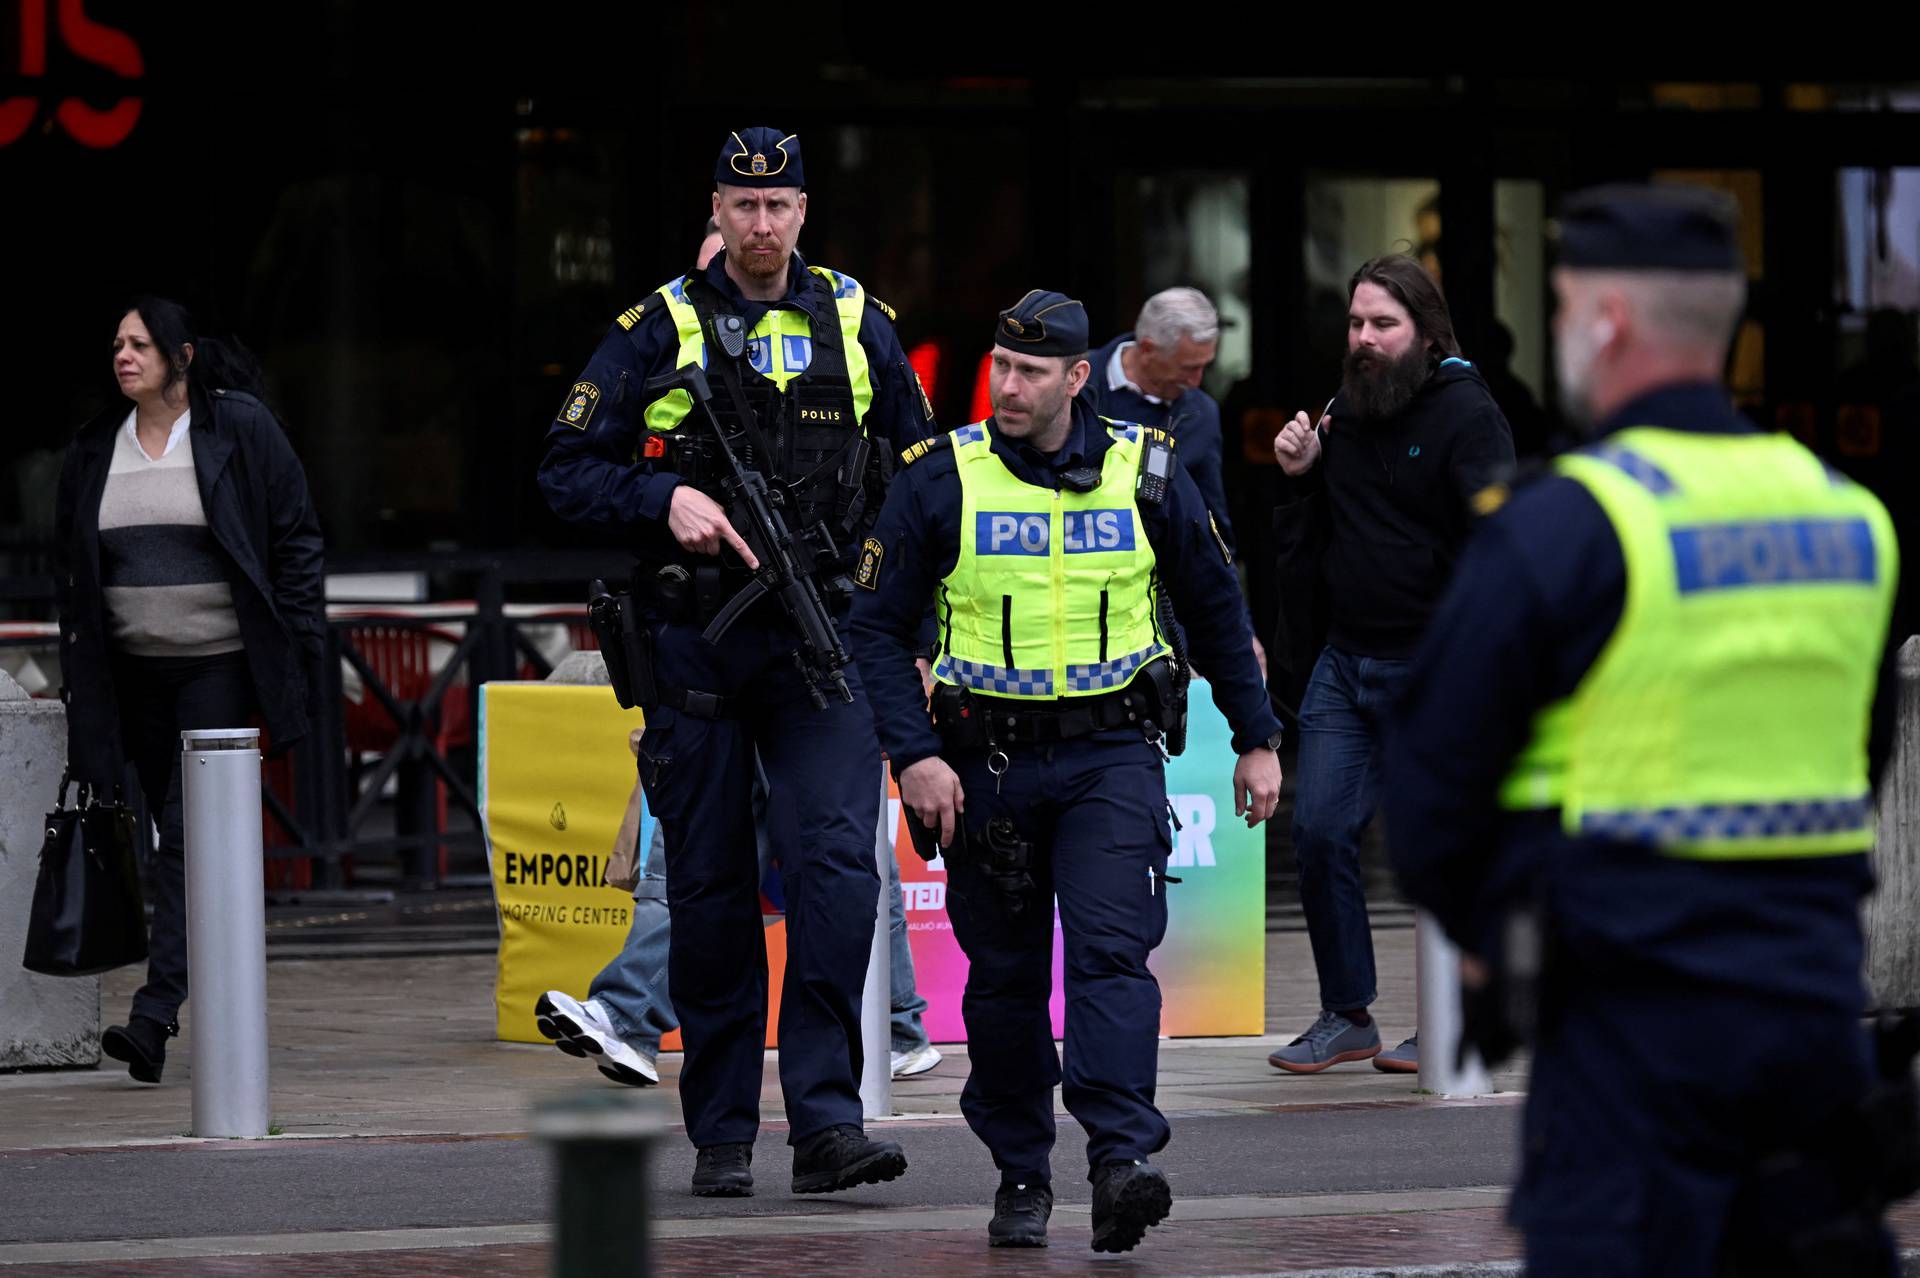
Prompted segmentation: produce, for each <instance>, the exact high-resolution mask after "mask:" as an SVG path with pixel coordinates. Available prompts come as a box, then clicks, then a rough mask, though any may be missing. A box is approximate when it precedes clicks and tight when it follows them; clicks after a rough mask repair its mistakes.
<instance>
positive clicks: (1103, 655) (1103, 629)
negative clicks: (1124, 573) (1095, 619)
mask: <svg viewBox="0 0 1920 1278" xmlns="http://www.w3.org/2000/svg"><path fill="white" fill-rule="evenodd" d="M1107 581H1108V582H1112V581H1113V578H1112V577H1111V576H1109V577H1108V578H1107ZM1106 660H1107V588H1106V587H1105V586H1102V587H1101V588H1100V661H1101V664H1103V665H1104V664H1105V663H1106Z"/></svg>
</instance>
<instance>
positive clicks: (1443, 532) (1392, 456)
mask: <svg viewBox="0 0 1920 1278" xmlns="http://www.w3.org/2000/svg"><path fill="white" fill-rule="evenodd" d="M1273 447H1274V453H1275V455H1276V456H1277V457H1278V458H1279V461H1280V466H1281V469H1283V470H1284V471H1285V472H1286V473H1287V474H1288V475H1289V476H1290V477H1292V482H1293V485H1294V486H1295V488H1296V489H1297V490H1298V493H1299V495H1300V500H1299V501H1298V502H1295V503H1294V504H1293V506H1292V507H1290V508H1283V510H1282V519H1281V520H1280V526H1281V528H1282V531H1283V562H1282V565H1281V580H1282V582H1283V584H1285V583H1288V582H1293V583H1297V587H1298V588H1297V589H1295V590H1293V591H1292V592H1291V593H1292V594H1293V595H1295V596H1298V595H1301V594H1308V593H1311V594H1315V595H1317V596H1319V597H1321V598H1323V599H1324V609H1321V610H1314V609H1308V608H1303V607H1302V606H1301V605H1302V604H1303V602H1304V601H1302V600H1301V599H1299V598H1297V597H1296V598H1292V599H1288V600H1284V601H1283V605H1282V610H1283V613H1284V614H1287V615H1289V616H1293V617H1298V616H1299V615H1300V614H1301V613H1302V612H1314V611H1318V612H1320V613H1321V614H1322V615H1324V617H1325V636H1324V639H1321V637H1320V636H1319V635H1318V634H1317V633H1315V634H1313V635H1312V637H1311V639H1310V640H1308V642H1307V643H1306V644H1305V645H1303V644H1302V643H1301V642H1300V640H1301V639H1303V638H1304V637H1305V636H1304V635H1303V633H1302V632H1303V631H1304V630H1305V629H1307V627H1301V626H1299V625H1295V626H1294V627H1293V640H1294V642H1291V643H1289V642H1279V643H1276V644H1275V645H1274V646H1273V653H1274V659H1275V662H1276V665H1278V666H1280V667H1281V668H1282V670H1284V669H1285V668H1287V667H1288V666H1291V668H1292V670H1293V671H1294V678H1293V679H1292V680H1291V683H1292V688H1291V689H1289V688H1288V687H1287V683H1288V680H1287V679H1286V678H1285V676H1284V674H1282V673H1279V672H1276V677H1275V686H1276V691H1277V692H1278V693H1279V696H1280V698H1281V700H1282V701H1283V702H1284V703H1286V704H1287V705H1288V708H1290V709H1291V708H1297V716H1298V719H1299V731H1300V735H1299V741H1300V761H1299V764H1298V770H1297V772H1296V773H1295V776H1296V784H1297V786H1298V791H1297V793H1296V795H1295V798H1294V808H1293V846H1294V853H1295V856H1296V857H1297V859H1298V862H1299V872H1300V898H1301V905H1302V907H1303V909H1304V911H1305V913H1306V917H1307V931H1308V933H1309V935H1310V937H1311V939H1312V942H1313V960H1314V966H1315V968H1316V969H1317V971H1318V974H1319V980H1320V1008H1321V1011H1320V1017H1319V1019H1318V1020H1316V1021H1315V1022H1314V1023H1313V1025H1312V1026H1311V1027H1310V1028H1309V1029H1307V1030H1306V1032H1305V1033H1303V1034H1301V1035H1300V1037H1298V1038H1296V1039H1295V1040H1294V1041H1293V1042H1291V1043H1289V1044H1288V1045H1287V1046H1285V1047H1282V1048H1280V1049H1279V1050H1278V1051H1276V1052H1274V1053H1273V1054H1272V1055H1271V1056H1269V1057H1268V1058H1267V1059H1268V1061H1269V1062H1271V1063H1272V1064H1273V1065H1274V1066H1275V1067H1277V1068H1279V1069H1283V1070H1286V1071H1288V1072H1290V1073H1297V1074H1314V1073H1318V1072H1320V1071H1321V1070H1323V1069H1326V1068H1327V1067H1328V1066H1331V1065H1337V1064H1340V1063H1342V1062H1345V1061H1361V1060H1367V1059H1369V1058H1371V1059H1372V1060H1373V1063H1374V1068H1376V1069H1381V1070H1386V1071H1390V1072H1405V1073H1413V1072H1417V1071H1418V1070H1419V1068H1420V1058H1419V1045H1418V1042H1417V1040H1416V1039H1415V1038H1412V1037H1409V1038H1408V1039H1407V1040H1406V1041H1405V1042H1403V1043H1401V1044H1400V1046H1398V1047H1396V1048H1394V1049H1393V1050H1392V1051H1389V1052H1384V1053H1383V1052H1382V1051H1381V1050H1380V1048H1381V1040H1380V1027H1379V1026H1378V1025H1376V1024H1374V1021H1373V1017H1372V1015H1371V1014H1370V1013H1369V1012H1368V1010H1367V1009H1368V1007H1369V1006H1370V1005H1371V1004H1372V1003H1373V1001H1374V998H1375V996H1376V994H1377V993H1378V989H1377V984H1376V981H1375V976H1374V962H1373V934H1372V930H1371V925H1370V923H1369V921H1368V918H1367V900H1366V891H1365V884H1364V882H1363V880H1362V876H1361V871H1360V837H1361V834H1362V832H1363V831H1365V829H1366V827H1367V825H1368V823H1369V822H1370V821H1372V819H1373V815H1374V812H1375V809H1376V808H1377V807H1378V805H1379V796H1380V773H1381V767H1380V758H1381V724H1382V722H1383V720H1384V718H1385V716H1386V713H1387V711H1388V710H1389V709H1390V707H1391V706H1392V704H1393V702H1394V701H1395V700H1396V699H1397V698H1398V696H1399V695H1400V692H1401V689H1402V688H1403V686H1404V684H1405V681H1406V676H1407V671H1408V669H1409V668H1410V662H1411V658H1412V656H1413V653H1414V649H1415V647H1416V646H1417V645H1418V643H1419V641H1420V636H1421V633H1422V631H1423V630H1424V629H1425V627H1426V623H1427V618H1428V616H1429V615H1430V614H1431V613H1432V612H1433V609H1434V606H1435V604H1436V603H1437V602H1438V601H1439V599H1440V595H1441V592H1442V590H1443V588H1444V587H1445V586H1446V583H1447V578H1448V575H1449V573H1450V572H1451V571H1452V568H1453V564H1454V561H1455V559H1457V558H1458V557H1459V554H1460V549H1461V546H1462V544H1463V543H1464V542H1465V541H1466V537H1467V533H1468V531H1469V530H1470V528H1471V526H1472V523H1473V519H1474V508H1473V499H1474V497H1475V495H1476V494H1478V493H1480V492H1481V491H1482V490H1483V489H1485V488H1486V487H1487V486H1488V485H1490V484H1491V483H1493V482H1494V481H1495V480H1496V479H1500V478H1503V477H1504V476H1505V475H1506V473H1507V472H1509V471H1510V470H1511V469H1512V467H1513V436H1512V432H1511V431H1510V430H1509V429H1508V427H1507V421H1506V418H1505V417H1503V416H1501V414H1500V409H1499V407H1498V406H1497V405H1496V404H1495V403H1494V400H1493V395H1492V394H1491V392H1489V391H1488V389H1487V383H1486V381H1485V380H1484V379H1483V378H1482V377H1481V376H1480V374H1479V372H1478V371H1477V370H1476V369H1475V368H1474V367H1473V365H1472V364H1470V363H1468V362H1467V360H1465V359H1463V358H1462V357H1461V355H1460V345H1459V343H1458V341H1456V340H1455V338H1454V335H1453V317H1452V316H1451V314H1450V313H1449V312H1448V310H1447V302H1446V298H1445V297H1444V296H1443V295H1442V294H1441V292H1440V286H1439V285H1438V284H1436V283H1435V282H1434V280H1433V277H1432V276H1430V275H1428V274H1427V272H1426V270H1425V269H1424V268H1423V267H1421V265H1420V264H1419V263H1418V262H1417V261H1415V260H1414V259H1413V258H1411V257H1407V256H1404V255H1401V254H1393V255H1390V256H1386V257H1376V258H1374V259H1372V260H1371V261H1369V262H1367V263H1365V264H1364V265H1362V266H1361V267H1360V269H1359V270H1357V271H1355V272H1354V274H1353V279H1352V281H1351V283H1350V284H1349V286H1348V303H1347V358H1346V363H1345V370H1344V376H1343V379H1342V385H1341V388H1340V393H1339V394H1338V395H1336V396H1334V399H1333V402H1332V404H1331V405H1329V407H1328V410H1327V412H1326V413H1324V414H1323V415H1322V416H1321V418H1320V420H1319V422H1318V423H1315V422H1313V421H1312V420H1310V419H1309V417H1308V415H1307V414H1306V413H1304V412H1303V413H1300V414H1298V415H1296V416H1295V418H1294V419H1293V420H1292V421H1291V422H1289V423H1287V425H1286V426H1285V427H1284V428H1283V429H1282V430H1281V432H1280V434H1279V435H1278V436H1277V437H1276V438H1275V439H1274V444H1273ZM1290 515H1291V518H1289V516H1290ZM1288 527H1292V528H1294V529H1295V530H1297V533H1298V535H1295V536H1293V537H1291V538H1287V537H1285V536H1284V534H1285V532H1286V530H1287V528H1288ZM1303 646H1304V650H1305V651H1306V652H1309V653H1311V652H1313V651H1315V650H1316V649H1317V651H1318V656H1317V657H1311V658H1301V659H1298V660H1293V661H1291V662H1290V661H1289V660H1288V656H1289V653H1290V652H1291V653H1297V652H1300V651H1301V650H1302V648H1303ZM1309 668H1310V670H1311V674H1306V671H1307V670H1308V669H1309ZM1302 676H1304V677H1302Z"/></svg>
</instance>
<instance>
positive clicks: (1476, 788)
mask: <svg viewBox="0 0 1920 1278" xmlns="http://www.w3.org/2000/svg"><path fill="white" fill-rule="evenodd" d="M1559 225H1560V237H1559V259H1558V267H1557V269H1556V270H1555V271H1554V288H1555V290H1556V292H1557V293H1558V295H1559V311H1558V315H1557V318H1556V320H1555V337H1556V343H1557V349H1558V358H1559V379H1560V386H1561V389H1562V392H1563V395H1564V396H1565V398H1566V399H1567V401H1568V403H1567V407H1568V410H1569V412H1570V414H1571V415H1573V416H1574V417H1576V418H1578V419H1581V420H1584V421H1586V422H1588V423H1593V424H1594V425H1593V426H1592V428H1591V439H1592V442H1591V443H1589V444H1588V445H1587V446H1586V447H1584V448H1581V449H1579V450H1577V451H1575V452H1573V453H1571V454H1568V455H1567V456H1564V457H1562V458H1561V459H1560V460H1559V461H1558V462H1557V463H1556V464H1555V466H1554V470H1553V474H1552V476H1551V477H1548V478H1544V479H1541V480H1540V481H1538V482H1536V483H1533V484H1531V485H1528V486H1526V487H1525V488H1523V489H1522V491H1520V492H1519V493H1518V494H1517V495H1516V496H1514V497H1513V499H1512V500H1511V501H1510V502H1508V503H1507V504H1506V505H1505V507H1504V509H1500V510H1499V511H1498V513H1497V514H1495V515H1494V516H1493V517H1492V518H1491V519H1489V520H1487V521H1486V522H1485V523H1484V524H1483V525H1482V527H1481V529H1480V531H1479V532H1477V533H1476V535H1475V537H1474V539H1473V540H1472V541H1471V542H1470V543H1469V545H1468V547H1467V550H1466V552H1465V554H1464V556H1463V558H1462V559H1461V561H1460V565H1459V570H1458V574H1457V576H1456V577H1455V579H1454V582H1453V584H1452V587H1451V589H1450V591H1449V593H1448V595H1447V596H1446V598H1445V600H1444V602H1443V603H1442V605H1441V607H1440V610H1439V612H1438V613H1437V615H1436V617H1435V619H1434V622H1433V625H1432V627H1431V629H1430V631H1429V634H1428V638H1427V640H1426V642H1425V646H1424V648H1423V650H1422V652H1421V653H1420V655H1419V657H1418V659H1417V664H1416V668H1415V672H1414V676H1413V678H1412V679H1411V680H1410V682H1409V685H1408V693H1407V696H1406V699H1405V701H1404V702H1403V705H1402V709H1401V711H1400V714H1399V718H1398V722H1397V724H1396V725H1395V726H1394V729H1393V731H1392V732H1390V734H1389V742H1390V746H1389V761H1388V765H1387V775H1388V776H1390V777H1391V778H1392V779H1393V783H1392V785H1391V786H1390V787H1389V790H1388V797H1387V801H1386V808H1387V829H1388V831H1389V833H1390V835H1391V836H1392V850H1393V855H1394V859H1395V863H1396V866H1397V868H1398V869H1399V871H1400V874H1401V878H1402V882H1403V885H1404V887H1405V889H1406V891H1407V893H1408V895H1409V896H1411V897H1412V898H1413V899H1414V900H1416V901H1418V902H1420V903H1421V904H1422V905H1425V906H1427V907H1428V908H1429V909H1431V910H1432V911H1433V912H1434V913H1435V914H1436V915H1437V916H1438V918H1439V919H1440V921H1441V922H1442V923H1443V924H1444V925H1445V927H1446V928H1447V930H1448V932H1449V933H1450V934H1451V935H1452V936H1453V937H1454V939H1455V940H1457V941H1458V942H1459V943H1460V945H1461V946H1462V948H1463V949H1464V950H1466V951H1467V952H1469V953H1470V954H1472V955H1474V956H1476V958H1477V960H1479V961H1477V962H1475V963H1473V964H1471V965H1470V973H1471V977H1472V980H1474V981H1475V982H1480V981H1484V980H1485V977H1486V968H1487V967H1488V965H1490V966H1491V970H1492V972H1493V973H1494V974H1495V976H1496V977H1503V978H1504V979H1506V980H1509V981H1514V980H1519V979H1521V978H1523V977H1528V978H1530V979H1537V981H1538V982H1539V984H1540V987H1541V989H1542V997H1541V998H1540V1000H1539V1002H1538V1012H1537V1022H1538V1024H1537V1033H1536V1044H1535V1055H1534V1059H1533V1072H1532V1084H1531V1093H1530V1095H1529V1098H1528V1106H1527V1114H1526V1134H1525V1145H1524V1149H1525V1153H1524V1163H1523V1168H1522V1172H1521V1178H1520V1184H1519V1187H1518V1190H1517V1191H1516V1194H1515V1198H1514V1201H1513V1207H1512V1215H1513V1218H1514V1220H1515V1223H1516V1224H1518V1225H1519V1227H1520V1228H1521V1229H1522V1230H1523V1231H1524V1233H1525V1237H1526V1252H1527V1257H1526V1259H1527V1272H1529V1273H1532V1274H1541V1275H1569V1274H1596V1275H1597V1274H1641V1273H1655V1272H1658V1273H1662V1274H1682V1275H1684V1274H1701V1275H1706V1274H1717V1273H1720V1272H1722V1268H1721V1266H1723V1265H1724V1266H1726V1267H1727V1271H1728V1272H1737V1273H1742V1274H1751V1273H1804V1272H1809V1271H1810V1269H1809V1267H1808V1262H1809V1258H1810V1257H1812V1258H1817V1262H1818V1263H1819V1264H1820V1265H1822V1266H1825V1267H1821V1268H1817V1270H1811V1271H1815V1272H1819V1273H1823V1274H1824V1273H1832V1274H1856V1273H1891V1272H1893V1271H1892V1269H1891V1268H1890V1265H1891V1263H1892V1253H1891V1251H1890V1250H1889V1249H1888V1240H1887V1236H1886V1233H1885V1231H1884V1229H1883V1228H1882V1227H1881V1225H1880V1221H1879V1207H1878V1205H1877V1203H1878V1196H1879V1195H1880V1192H1881V1187H1879V1186H1875V1185H1871V1184H1869V1183H1867V1182H1869V1181H1870V1180H1871V1177H1870V1176H1869V1174H1868V1169H1869V1168H1870V1167H1872V1166H1873V1165H1874V1163H1875V1161H1876V1160H1877V1159H1878V1157H1879V1154H1878V1153H1877V1152H1874V1151H1870V1150H1869V1149H1867V1148H1866V1147H1865V1141H1864V1138H1863V1136H1862V1131H1861V1124H1862V1106H1863V1104H1866V1103H1868V1098H1869V1097H1870V1096H1872V1094H1873V1089H1874V1088H1875V1086H1876V1082H1877V1080H1876V1074H1877V1073H1878V1071H1877V1070H1876V1068H1875V1065H1874V1055H1873V1053H1872V1052H1871V1050H1870V1039H1869V1036H1868V1034H1867V1033H1865V1032H1864V1030H1863V1027H1862V1022H1861V1015H1862V1012H1863V1008H1864V1006H1865V998H1864V992H1863V990H1862V986H1861V977H1860V973H1861V962H1862V953H1863V943H1862V939H1861V929H1860V919H1859V906H1860V900H1861V897H1862V896H1863V895H1865V893H1866V892H1867V891H1868V890H1869V888H1870V886H1871V883H1872V879H1871V876H1870V874H1869V872H1868V867H1867V859H1866V855H1865V854H1866V852H1867V851H1868V849H1869V848H1871V847H1872V845H1873V827H1872V806H1873V805H1872V795H1871V793H1870V787H1869V778H1870V777H1871V776H1872V775H1874V771H1875V769H1874V768H1873V767H1871V766H1870V763H1869V757H1870V752H1869V740H1870V736H1871V737H1873V738H1874V739H1875V740H1876V741H1878V742H1882V743H1883V742H1884V740H1885V737H1886V735H1887V733H1886V730H1885V726H1884V725H1885V720H1886V715H1885V711H1884V707H1885V706H1886V704H1887V697H1886V692H1887V689H1888V688H1889V687H1890V685H1889V684H1888V682H1887V680H1886V667H1885V662H1884V659H1883V648H1884V644H1885V640H1886V637H1887V623H1888V615H1889V610H1890V607H1891V601H1892V597H1893V590H1894V584H1895V577H1896V572H1897V553H1898V552H1897V548H1896V545H1895V542H1894V539H1893V534H1892V531H1891V527H1890V525H1889V523H1888V520H1887V515H1886V512H1885V511H1884V510H1883V509H1882V508H1881V506H1880V504H1879V502H1877V501H1876V500H1875V499H1874V498H1873V497H1872V496H1870V495H1869V494H1868V493H1867V492H1866V491H1865V490H1864V489H1861V488H1859V487H1858V486H1856V485H1854V484H1852V483H1850V482H1848V481H1846V480H1845V479H1843V478H1841V477H1840V476H1839V475H1838V474H1836V473H1834V472H1833V471H1831V470H1829V469H1827V468H1825V467H1824V466H1823V465H1822V464H1821V463H1820V462H1819V461H1818V460H1817V459H1816V458H1814V457H1813V456H1812V455H1811V454H1809V453H1808V452H1807V451H1806V450H1805V449H1803V448H1801V447H1800V445H1798V444H1797V443H1795V442H1794V441H1793V440H1792V439H1789V438H1787V437H1785V436H1781V435H1774V434H1767V433H1764V432H1761V431H1758V430H1756V429H1755V428H1754V426H1753V425H1752V424H1751V423H1750V422H1748V421H1747V420H1746V419H1745V418H1743V417H1742V416H1741V415H1740V414H1739V413H1738V412H1737V411H1736V410H1735V409H1734V407H1733V406H1732V404H1731V403H1730V402H1729V400H1728V396H1727V393H1726V391H1725V390H1724V389H1723V388H1722V387H1721V385H1720V374H1721V370H1722V369H1723V367H1724V365H1725V359H1726V353H1727V348H1728V343H1729V341H1730V339H1731V338H1732V336H1733V334H1734V332H1735V329H1736V327H1737V325H1738V324H1739V322H1740V317H1741V313H1742V308H1743V306H1744V302H1745V295H1746V274H1745V271H1744V269H1743V267H1742V263H1741V255H1740V251H1739V248H1738V244H1737V240H1736V231H1735V217H1734V211H1733V209H1732V208H1731V207H1729V205H1728V204H1727V203H1726V202H1724V201H1723V200H1722V199H1721V198H1720V197H1718V196H1717V195H1714V194H1712V193H1709V192H1704V191H1698V190H1690V189H1682V188H1672V187H1625V188H1603V189H1600V190H1596V191H1592V192H1588V193H1584V194H1581V195H1578V196H1576V197H1574V198H1572V199H1571V200H1569V202H1568V204H1567V206H1566V208H1565V211H1564V214H1563V216H1562V218H1561V219H1560V224H1559ZM1497 497H1498V494H1492V495H1491V496H1490V499H1489V501H1488V502H1487V504H1488V505H1492V504H1493V501H1494V500H1496V499H1497ZM1877 669H1878V670H1879V671H1880V672H1881V673H1880V680H1881V694H1880V704H1881V706H1882V707H1883V709H1882V711H1881V712H1880V714H1879V715H1878V716H1877V717H1878V719H1879V721H1880V726H1879V730H1878V731H1875V732H1872V733H1870V730H1869V729H1870V719H1871V718H1873V717H1875V716H1870V713H1869V708H1870V706H1872V705H1873V704H1874V702H1875V682H1876V670H1877ZM1874 753H1876V754H1879V755H1880V756H1881V757H1884V747H1883V745H1876V746H1875V750H1874ZM1543 935H1544V937H1545V938H1546V940H1545V941H1544V950H1545V955H1546V957H1545V959H1544V961H1543V962H1541V963H1539V964H1536V963H1534V962H1533V961H1532V960H1531V958H1530V957H1529V956H1530V955H1531V954H1532V953H1534V952H1536V951H1538V950H1540V949H1541V948H1543V943H1542V942H1541V941H1539V940H1538V939H1537V938H1539V937H1541V936H1543ZM1536 967H1537V968H1538V975H1537V978H1535V977H1532V976H1531V973H1532V972H1533V970H1534V969H1535V968H1536ZM1520 1019H1522V1020H1524V1016H1522V1017H1521V1018H1520ZM1900 1072H1901V1073H1902V1074H1904V1069H1902V1070H1901V1071H1900ZM1875 1103H1877V1102H1875ZM1875 1125H1876V1126H1879V1127H1880V1128H1881V1131H1882V1134H1883V1135H1885V1134H1891V1130H1892V1128H1891V1126H1890V1125H1888V1124H1875ZM1909 1130H1910V1128H1909ZM1856 1177H1858V1178H1859V1179H1858V1181H1857V1182H1856V1181H1855V1178H1856Z"/></svg>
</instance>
